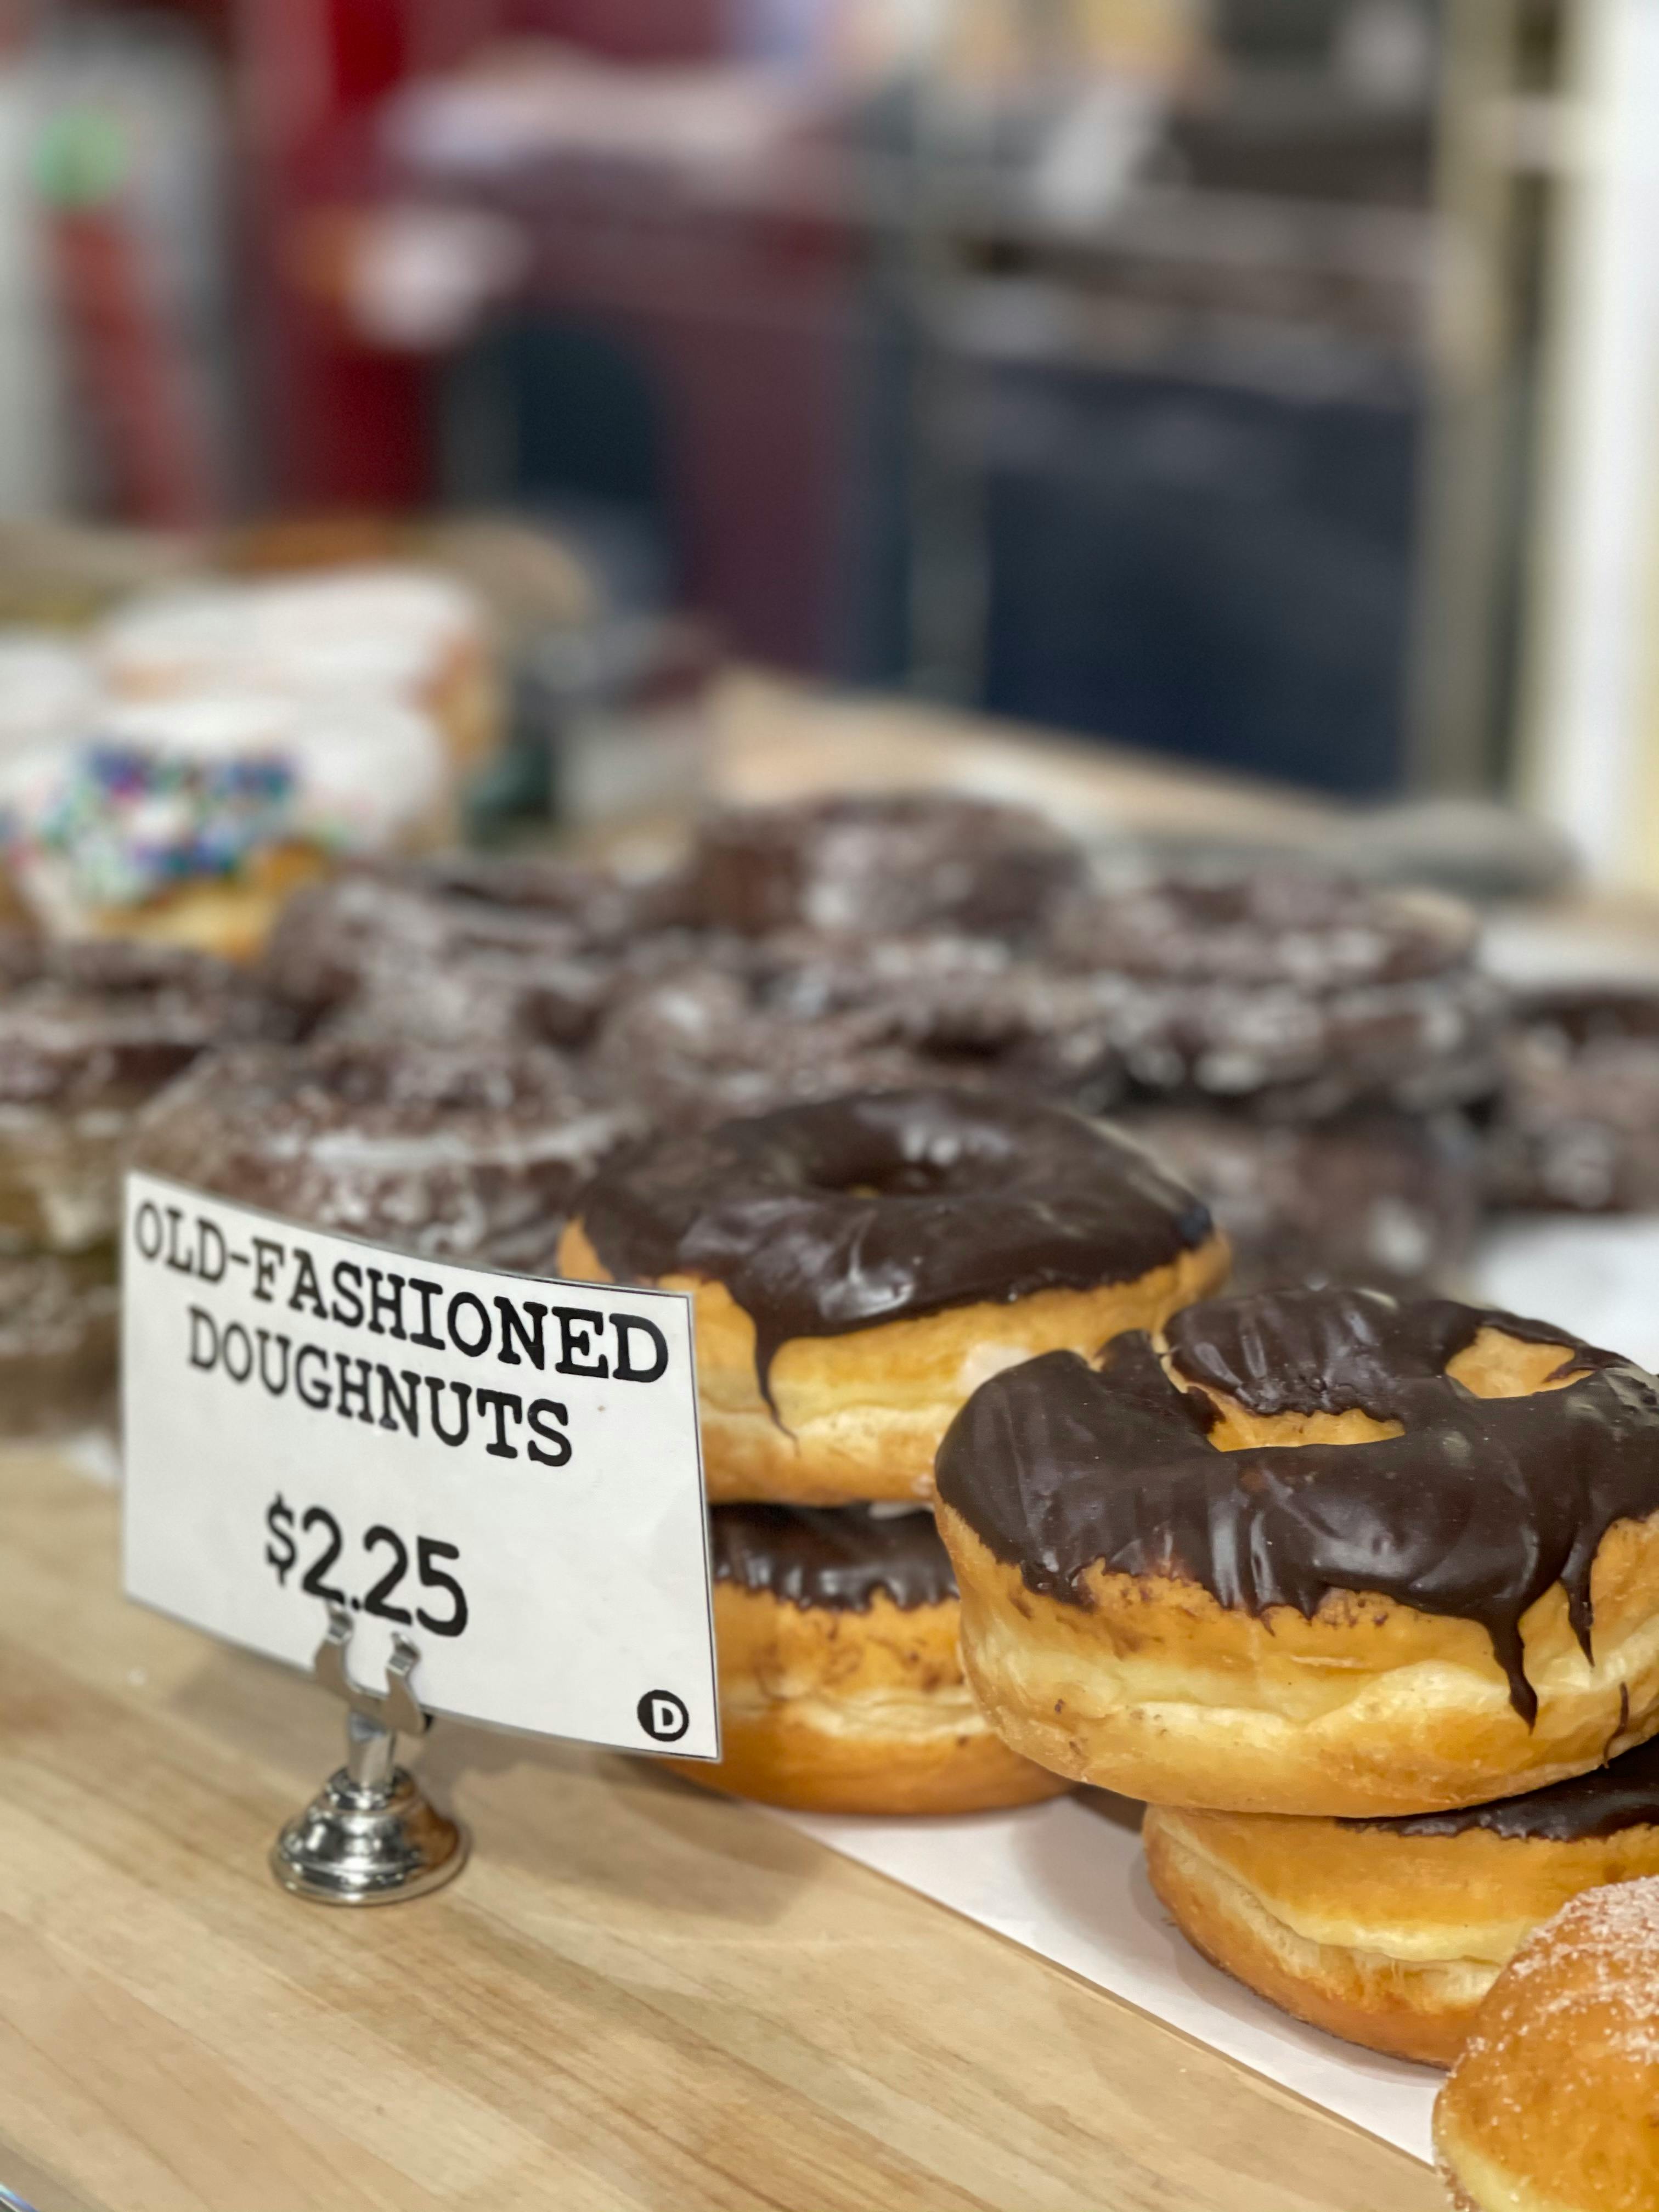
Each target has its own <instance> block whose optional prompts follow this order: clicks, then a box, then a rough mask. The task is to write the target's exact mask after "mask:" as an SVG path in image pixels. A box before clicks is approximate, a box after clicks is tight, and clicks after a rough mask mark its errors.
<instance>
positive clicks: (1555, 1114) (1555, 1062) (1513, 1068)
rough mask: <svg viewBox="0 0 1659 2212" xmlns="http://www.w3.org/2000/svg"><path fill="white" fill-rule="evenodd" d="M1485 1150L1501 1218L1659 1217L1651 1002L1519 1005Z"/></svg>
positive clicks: (1556, 996)
mask: <svg viewBox="0 0 1659 2212" xmlns="http://www.w3.org/2000/svg"><path fill="white" fill-rule="evenodd" d="M1487 1145H1488V1153H1489V1159H1490V1182H1491V1188H1492V1198H1493V1199H1494V1200H1495V1201H1496V1202H1497V1203H1498V1205H1500V1206H1548V1207H1555V1208H1561V1209H1565V1210H1566V1211H1568V1212H1580V1213H1635V1212H1643V1211H1645V1210H1647V1209H1649V1208H1651V1207H1654V1206H1659V991H1652V990H1646V991H1644V990H1633V989H1626V990H1603V991H1590V990H1585V989H1583V988H1578V989H1573V990H1559V991H1547V992H1538V993H1535V994H1533V995H1531V996H1529V997H1528V998H1527V999H1525V1000H1522V1003H1521V1004H1520V1005H1519V1006H1517V1007H1516V1012H1515V1018H1514V1021H1513V1023H1512V1024H1511V1026H1510V1030H1509V1034H1508V1036H1506V1037H1505V1039H1504V1083H1503V1088H1502V1090H1501V1091H1499V1093H1498V1102H1497V1105H1496V1108H1495V1110H1494V1112H1493V1115H1492V1122H1491V1127H1490V1129H1489V1132H1488V1138H1487Z"/></svg>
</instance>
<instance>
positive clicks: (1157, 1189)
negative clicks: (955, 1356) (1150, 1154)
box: [580, 1091, 1211, 1410]
mask: <svg viewBox="0 0 1659 2212" xmlns="http://www.w3.org/2000/svg"><path fill="white" fill-rule="evenodd" d="M580 1212H581V1221H582V1225H583V1227H584V1228H585V1229H586V1232H587V1236H588V1239H589V1241H590V1243H592V1246H593V1249H594V1250H595V1252H596V1253H597V1254H598V1255H599V1259H600V1261H602V1262H603V1263H604V1265H605V1267H606V1268H608V1269H609V1271H610V1272H611V1274H612V1275H613V1276H614V1277H615V1278H616V1279H617V1281H619V1282H654V1281H658V1280H659V1279H661V1278H662V1277H664V1276H665V1275H693V1276H702V1277H706V1278H708V1279H712V1280H713V1281H715V1282H718V1283H723V1284H724V1285H726V1289H727V1290H728V1291H730V1292H731V1294H732V1297H733V1299H734V1300H735V1301H736V1302H737V1304H738V1305H740V1306H741V1307H742V1308H743V1310H744V1312H745V1313H747V1314H748V1315H749V1316H750V1319H751V1320H752V1321H753V1322H754V1324H755V1363H756V1368H757V1373H758V1375H759V1378H760V1384H761V1389H762V1390H763V1392H768V1390H769V1376H770V1372H771V1366H772V1362H773V1360H774V1358H775V1357H776V1355H777V1352H778V1350H779V1347H780V1346H782V1345H784V1344H786V1343H787V1342H788V1341H789V1340H790V1339H791V1338H793V1337H805V1336H842V1335H847V1334H851V1333H852V1332H854V1331H855V1330H858V1329H862V1328H873V1327H875V1326H876V1325H877V1324H878V1323H879V1322H890V1321H896V1320H899V1319H902V1318H903V1317H905V1316H911V1315H915V1314H926V1313H937V1312H939V1311H940V1310H942V1309H944V1308H945V1307H948V1306H959V1305H975V1304H979V1303H981V1301H988V1302H992V1303H994V1304H998V1305H1008V1304H1012V1303H1013V1302H1014V1301H1015V1300H1016V1299H1018V1298H1023V1297H1030V1296H1031V1295H1032V1294H1033V1293H1034V1292H1036V1291H1047V1290H1058V1289H1065V1290H1091V1289H1093V1288H1095V1287H1097V1285H1101V1284H1103V1283H1121V1282H1133V1281H1134V1280H1135V1279H1137V1278H1139V1276H1141V1275H1144V1274H1146V1273H1149V1272H1150V1271H1151V1270H1152V1268H1155V1267H1164V1266H1167V1265H1168V1264H1170V1262H1171V1261H1174V1260H1176V1258H1177V1257H1178V1256H1179V1255H1180V1254H1181V1253H1182V1252H1183V1251H1188V1250H1190V1249H1193V1248H1194V1247H1195V1246H1197V1245H1200V1244H1201V1243H1203V1242H1204V1241H1205V1239H1206V1237H1208V1236H1209V1235H1210V1233H1211V1225H1210V1217H1209V1213H1208V1212H1207V1210H1206V1208H1205V1206H1203V1205H1202V1204H1201V1203H1200V1201H1199V1200H1197V1199H1195V1198H1194V1197H1193V1195H1192V1194H1191V1193H1190V1192H1189V1191H1186V1190H1183V1189H1182V1188H1181V1186H1180V1185H1179V1184H1178V1183H1174V1182H1170V1181H1169V1179H1168V1178H1167V1177H1166V1176H1164V1175H1162V1174H1160V1173H1159V1172H1158V1170H1157V1169H1156V1168H1154V1167H1153V1166H1152V1164H1151V1163H1150V1162H1149V1161H1148V1160H1147V1159H1146V1158H1145V1156H1144V1155H1143V1154H1141V1153H1140V1152H1137V1151H1135V1150H1134V1149H1133V1146H1127V1145H1125V1144H1123V1143H1121V1141H1120V1140H1119V1139H1116V1138H1115V1137H1113V1136H1111V1135H1109V1133H1107V1132H1106V1131H1105V1130H1103V1129H1102V1128H1100V1127H1098V1126H1097V1125H1096V1124H1094V1123H1091V1122H1089V1121H1083V1120H1082V1119H1080V1118H1079V1116H1078V1115H1073V1114H1067V1113H1063V1112H1060V1111H1058V1110H1057V1109H1054V1108H1052V1107H1044V1106H1036V1105H1030V1104H1027V1103H1024V1101H1021V1100H1017V1099H1012V1098H1006V1097H994V1098H993V1097H979V1096H976V1095H974V1094H971V1093H968V1092H958V1091H884V1092H874V1093H859V1094H854V1096H851V1097H845V1098H838V1099H831V1100H828V1101H826V1102H824V1103H822V1104H819V1105H811V1106H792V1107H786V1108H785V1109H782V1111H781V1112H779V1113H775V1114H764V1115H757V1116H755V1117H754V1118H753V1119H752V1120H749V1121H726V1122H723V1123H722V1124H721V1125H720V1127H718V1128H715V1129H712V1130H709V1131H708V1132H707V1133H699V1134H695V1135H691V1136H686V1137H680V1138H677V1139H676V1138H671V1139H666V1140H665V1141H663V1142H660V1143H659V1144H657V1145H656V1146H653V1148H652V1149H650V1150H649V1151H648V1152H644V1153H642V1154H641V1153H636V1154H634V1155H633V1156H631V1157H629V1158H627V1159H625V1160H623V1161H619V1162H618V1163H617V1164H614V1165H612V1166H609V1167H606V1168H605V1169H602V1170H600V1172H599V1174H598V1175H597V1176H595V1177H594V1179H593V1181H592V1182H591V1183H590V1184H589V1186H588V1188H587V1191H586V1194H585V1196H584V1198H583V1200H582V1204H581V1208H580ZM774 1410H775V1409H774Z"/></svg>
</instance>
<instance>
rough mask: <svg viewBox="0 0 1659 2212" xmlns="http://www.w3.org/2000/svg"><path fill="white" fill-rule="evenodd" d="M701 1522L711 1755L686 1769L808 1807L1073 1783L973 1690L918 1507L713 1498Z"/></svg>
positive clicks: (985, 1806) (979, 1806) (914, 1806)
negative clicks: (706, 1571) (714, 1712)
mask: <svg viewBox="0 0 1659 2212" xmlns="http://www.w3.org/2000/svg"><path fill="white" fill-rule="evenodd" d="M711 1534H712V1539H713V1550H714V1628H715V1633H716V1637H717V1639H718V1642H719V1647H720V1735H721V1758H720V1763H719V1764H718V1765H706V1764H704V1763H702V1761H693V1760H686V1761H684V1762H683V1763H678V1762H677V1763H678V1764H679V1766H680V1771H681V1772H682V1773H684V1774H685V1775H687V1776H689V1777H690V1778H691V1779H692V1780H693V1781H696V1782H702V1783H706V1784H708V1785H709V1787H711V1788H713V1789H717V1790H730V1791H731V1792H732V1794H733V1795H734V1796H739V1797H755V1798H758V1799H760V1800H761V1801H762V1802H763V1803H766V1804H769V1805H792V1806H795V1807H798V1808H800V1809H802V1810H805V1811H810V1812H818V1813H978V1812H985V1811H988V1810H989V1809H990V1808H993V1807H995V1806H1004V1805H1025V1804H1030V1803H1034V1802H1036V1800H1037V1799H1039V1798H1042V1797H1052V1796H1055V1795H1057V1794H1058V1792H1060V1790H1064V1789H1065V1788H1066V1786H1067V1785H1066V1784H1065V1783H1064V1782H1062V1781H1060V1779H1059V1778H1057V1777H1056V1776H1054V1775H1052V1774H1050V1773H1048V1772H1047V1771H1046V1770H1045V1769H1044V1768H1042V1767H1040V1766H1033V1765H1031V1763H1030V1760H1029V1759H1021V1758H1019V1757H1018V1754H1017V1753H1014V1752H1012V1751H1010V1750H1009V1749H1008V1747H1007V1746H1006V1744H1005V1743H1004V1742H1003V1741H1002V1739H1001V1738H1000V1736H999V1735H996V1734H995V1732H994V1730H993V1729H991V1727H990V1726H989V1724H988V1723H987V1721H986V1719H985V1717H984V1716H983V1714H981V1711H980V1710H979V1707H978V1706H977V1705H975V1703H974V1699H973V1696H972V1693H971V1692H969V1688H968V1685H967V1683H966V1682H965V1681H964V1680H963V1673H962V1662H961V1660H960V1658H959V1657H958V1656H957V1592H956V1584H955V1583H953V1582H952V1581H951V1562H950V1560H949V1559H947V1558H946V1556H945V1547H944V1546H943V1544H941V1543H940V1541H939V1534H938V1531H937V1530H936V1529H935V1528H934V1527H933V1521H932V1519H931V1517H930V1516H929V1515H928V1514H927V1511H926V1510H914V1511H899V1512H896V1513H894V1512H888V1513H885V1514H884V1513H883V1512H882V1511H881V1510H879V1509H878V1510H876V1511H875V1512H874V1513H872V1511H871V1510H870V1509H869V1508H868V1507H866V1506H862V1505H843V1506H838V1507H836V1508H834V1509H833V1510H829V1511H824V1512H814V1511H811V1510H805V1511H794V1510H791V1509H790V1508H789V1507H787V1506H782V1505H717V1506H716V1507H715V1508H714V1514H713V1516H712V1520H711Z"/></svg>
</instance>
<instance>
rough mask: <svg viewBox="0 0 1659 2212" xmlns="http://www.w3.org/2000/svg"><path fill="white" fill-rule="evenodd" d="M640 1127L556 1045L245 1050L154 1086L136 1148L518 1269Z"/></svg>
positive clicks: (235, 1193)
mask: <svg viewBox="0 0 1659 2212" xmlns="http://www.w3.org/2000/svg"><path fill="white" fill-rule="evenodd" d="M640 1126H641V1124H640V1119H639V1116H638V1115H635V1114H634V1113H633V1112H632V1111H631V1109H626V1108H623V1107H618V1106H615V1105H607V1104H605V1103H596V1102H595V1101H594V1100H593V1099H592V1098H591V1097H587V1096H586V1095H585V1094H584V1092H583V1091H582V1090H581V1088H580V1085H578V1083H577V1082H576V1080H575V1079H574V1077H573V1075H572V1073H571V1071H570V1070H569V1068H568V1066H566V1064H565V1063H564V1062H563V1061H562V1060H561V1059H560V1058H559V1057H558V1056H557V1055H556V1054H553V1053H551V1052H545V1051H537V1050H533V1049H530V1048H524V1049H520V1050H511V1049H507V1048H496V1049H495V1050H493V1051H486V1050H483V1049H482V1048H479V1049H475V1050H473V1051H470V1052H465V1053H464V1052H460V1051H458V1050H454V1049H449V1048H440V1047H438V1046H434V1045H416V1044H405V1045H370V1044H352V1043H345V1042H337V1043H319V1044H312V1045H306V1046H301V1047H281V1046H275V1047H273V1046H250V1047H246V1048H242V1049H241V1050H239V1051H235V1052H229V1053H225V1054H220V1055H219V1056H217V1057H216V1058H215V1059H213V1060H208V1061H204V1063H203V1064H202V1065H201V1066H199V1067H197V1068H194V1069H192V1070H191V1073H190V1074H189V1075H187V1076H186V1077H185V1078H184V1079H183V1080H182V1081H180V1082H179V1083H176V1084H174V1085H173V1087H172V1088H171V1089H170V1090H168V1091H164V1092H163V1093H162V1095H161V1097H159V1098H158V1099H156V1100H155V1103H154V1104H153V1105H152V1106H151V1107H150V1109H149V1111H148V1112H147V1113H146V1114H145V1115H143V1118H142V1119H141V1121H140V1122H139V1125H138V1129H137V1136H136V1139H135V1141H134V1146H133V1153H132V1158H133V1164H134V1165H135V1166H137V1167H142V1168H147V1169H149V1170H150V1171H151V1172H152V1173H154V1174H156V1175H164V1176H173V1178H174V1179H175V1180H177V1181H178V1182H186V1183H191V1184H193V1185H195V1186H196V1187H197V1188H200V1189H203V1190H211V1191H217V1192H218V1193H220V1194H221V1195H222V1196H223V1197H226V1198H232V1199H237V1200H240V1201H241V1202H242V1203H243V1204H244V1205H246V1206H264V1207H266V1208H268V1209H269V1211H270V1212H273V1213H280V1214H286V1215H287V1216H288V1217H289V1218H290V1219H291V1220H295V1221H307V1222H310V1223H311V1224H312V1225H313V1226H314V1227H316V1228H319V1229H336V1230H341V1231H344V1232H346V1233H347V1234H348V1235H350V1236H354V1237H374V1238H378V1239H380V1240H382V1241H384V1242H385V1243H389V1244H395V1245H398V1247H400V1248H401V1249H403V1250H404V1251H410V1252H422V1253H429V1254H430V1255H433V1256H434V1257H435V1258H439V1259H455V1260H469V1259H470V1260H477V1261H483V1262H484V1263H485V1264H487V1265H491V1266H495V1267H513V1266H515V1265H517V1264H519V1261H520V1253H521V1250H524V1249H528V1250H530V1251H532V1252H537V1251H539V1250H541V1249H543V1248H544V1246H545V1245H546V1244H547V1243H549V1242H550V1239H551V1237H552V1235H553V1233H554V1228H555V1225H556V1223H557V1222H558V1221H559V1220H560V1219H561V1218H562V1215H563V1214H564V1212H565V1211H566V1209H567V1208H568V1206H569V1204H570V1201H571V1200H572V1198H573V1197H574V1194H575V1193H576V1191H577V1190H578V1189H579V1188H580V1185H581V1184H582V1182H584V1181H585V1180H586V1177H587V1176H589V1175H590V1174H591V1173H592V1170H593V1169H594V1168H595V1167H596V1166H597V1165H598V1164H599V1162H600V1161H601V1160H602V1159H604V1158H605V1157H606V1155H607V1154H608V1153H609V1152H612V1151H614V1150H615V1149H616V1147H617V1146H618V1145H619V1144H622V1143H624V1142H626V1141H628V1140H629V1139H632V1138H634V1137H635V1136H637V1134H638V1133H639V1130H640Z"/></svg>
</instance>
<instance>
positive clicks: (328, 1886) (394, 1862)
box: [270, 1605, 471, 1905]
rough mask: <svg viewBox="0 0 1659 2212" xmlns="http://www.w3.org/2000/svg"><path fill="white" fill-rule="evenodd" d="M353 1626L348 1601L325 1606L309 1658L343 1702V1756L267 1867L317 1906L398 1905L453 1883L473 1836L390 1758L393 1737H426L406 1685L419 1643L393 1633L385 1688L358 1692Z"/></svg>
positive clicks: (324, 1683) (395, 1739)
mask: <svg viewBox="0 0 1659 2212" xmlns="http://www.w3.org/2000/svg"><path fill="white" fill-rule="evenodd" d="M351 1631H352V1619H351V1615H350V1614H349V1613H348V1612H347V1611H346V1609H345V1607H343V1606H337V1605H331V1606H330V1607H329V1608H328V1633H327V1635H326V1636H325V1638H323V1641H322V1642H321V1644H319V1645H318V1647H317V1656H316V1658H315V1660H314V1662H313V1665H314V1668H315V1670H316V1675H317V1680H319V1682H320V1683H321V1684H322V1686H323V1687H324V1688H325V1690H329V1691H331V1692H333V1694H334V1695H335V1696H336V1697H337V1698H339V1699H343V1702H344V1704H345V1706H346V1763H345V1765H343V1767H341V1768H339V1769H338V1770H337V1771H336V1772H335V1773H333V1774H331V1776H330V1777H329V1778H328V1780H327V1781H326V1782H325V1784H323V1787H322V1789H321V1790H319V1792H318V1794H317V1796H315V1797H313V1799H312V1801H311V1802H310V1804H309V1805H307V1808H306V1809H305V1811H304V1812H303V1813H300V1814H296V1815H295V1818H294V1819H293V1820H290V1821H289V1823H288V1825H287V1826H285V1827H284V1828H283V1832H282V1833H281V1835H280V1836H278V1837H277V1838H276V1842H275V1843H274V1844H272V1845H271V1847H270V1870H271V1872H272V1874H274V1875H276V1879H277V1881H279V1882H280V1883H281V1884H282V1886H283V1888H284V1889H286V1890H288V1891H289V1892H291V1893H292V1894H293V1895H294V1896H295V1897H303V1898H307V1899H309V1900H310V1901H311V1902H312V1903H313V1904H315V1905H395V1904H397V1903H398V1902H399V1901H400V1900H401V1899H404V1898H406V1897H422V1896H424V1895H425V1894H426V1893H427V1892H428V1890H434V1889H441V1887H443V1885H444V1883H445V1882H447V1881H453V1880H454V1878H455V1876H456V1875H458V1874H459V1872H460V1870H461V1869H462V1868H463V1867H464V1866H465V1864H466V1857H467V1852H468V1850H469V1849H470V1848H471V1838H469V1836H468V1834H467V1832H466V1830H465V1828H464V1827H462V1826H460V1824H459V1822H458V1821H455V1820H448V1819H447V1818H446V1817H445V1815H444V1814H441V1813H440V1812H439V1811H438V1810H437V1808H435V1806H434V1805H433V1804H431V1803H430V1802H429V1801H428V1798H427V1797H426V1796H425V1794H424V1793H423V1792H422V1790H421V1788H420V1786H419V1785H418V1784H417V1783H416V1781H415V1780H414V1778H413V1777H412V1776H411V1775H410V1774H409V1773H407V1772H406V1771H404V1768H403V1767H401V1766H399V1765H398V1763H397V1753H398V1737H399V1736H400V1735H408V1736H422V1735H425V1734H426V1731H427V1728H428V1716H427V1715H426V1714H425V1713H424V1712H423V1711H422V1709H421V1707H420V1705H418V1704H417V1703H416V1698H415V1692H414V1691H413V1690H412V1689H411V1688H410V1677H411V1676H412V1675H413V1674H414V1672H415V1669H416V1666H417V1665H418V1664H419V1662H420V1656H421V1655H420V1650H419V1649H418V1647H417V1646H416V1645H415V1644H411V1643H410V1640H409V1638H407V1637H406V1636H396V1637H394V1638H392V1646H393V1649H392V1660H391V1663H390V1664H389V1665H388V1667H387V1668H386V1689H385V1691H384V1692H374V1691H371V1690H364V1689H360V1688H359V1687H358V1686H357V1684H356V1682H354V1681H353V1680H352V1679H351V1675H350V1673H349V1669H348V1668H347V1665H346V1660H347V1656H348V1654H349V1649H350V1644H351Z"/></svg>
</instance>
